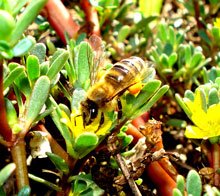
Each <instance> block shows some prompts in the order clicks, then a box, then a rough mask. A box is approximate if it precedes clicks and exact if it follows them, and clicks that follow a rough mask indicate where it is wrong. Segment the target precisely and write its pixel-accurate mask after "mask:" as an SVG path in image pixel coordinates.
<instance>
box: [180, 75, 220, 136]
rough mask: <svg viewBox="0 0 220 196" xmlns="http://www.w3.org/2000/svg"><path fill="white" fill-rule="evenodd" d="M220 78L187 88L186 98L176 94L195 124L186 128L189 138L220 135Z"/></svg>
mask: <svg viewBox="0 0 220 196" xmlns="http://www.w3.org/2000/svg"><path fill="white" fill-rule="evenodd" d="M219 89H220V78H219V77H218V78H216V80H215V82H210V83H206V84H204V85H200V86H199V87H197V88H196V90H195V92H192V91H190V90H187V91H186V92H185V95H184V98H181V97H180V96H179V95H178V94H176V99H177V101H178V103H179V105H180V106H181V107H182V109H183V110H184V112H185V113H186V114H187V116H188V117H189V118H190V119H191V121H192V122H193V123H194V124H195V125H189V126H187V128H186V131H185V135H186V137H188V138H197V139H207V138H211V137H216V136H219V135H220V127H219V122H220V116H219V115H218V113H219V109H220V102H219V100H220V99H219V94H220V93H219V92H220V91H219Z"/></svg>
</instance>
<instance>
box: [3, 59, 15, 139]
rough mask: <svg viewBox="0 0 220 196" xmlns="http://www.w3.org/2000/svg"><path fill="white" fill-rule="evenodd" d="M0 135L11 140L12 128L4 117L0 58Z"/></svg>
mask: <svg viewBox="0 0 220 196" xmlns="http://www.w3.org/2000/svg"><path fill="white" fill-rule="evenodd" d="M0 119H1V120H0V127H1V129H0V135H2V136H3V138H4V139H5V140H6V141H7V142H11V141H12V136H13V135H12V130H11V128H10V127H9V125H8V121H7V117H6V110H5V103H4V95H3V65H2V62H1V60H0Z"/></svg>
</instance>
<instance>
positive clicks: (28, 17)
mask: <svg viewBox="0 0 220 196" xmlns="http://www.w3.org/2000/svg"><path fill="white" fill-rule="evenodd" d="M46 2H47V0H32V1H31V2H30V3H29V4H28V6H27V7H26V8H25V10H24V12H23V13H22V14H21V16H20V17H19V18H18V20H17V22H16V26H15V28H14V30H13V32H12V36H11V39H10V44H11V45H12V46H13V45H14V44H16V43H17V41H18V40H19V39H20V38H21V36H22V34H23V33H24V31H25V30H26V29H27V27H28V26H29V25H30V24H31V23H32V22H33V21H34V19H35V18H36V16H37V14H38V13H39V12H40V10H41V9H42V8H43V7H44V5H45V4H46Z"/></svg>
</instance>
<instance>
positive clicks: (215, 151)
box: [210, 144, 220, 188]
mask: <svg viewBox="0 0 220 196" xmlns="http://www.w3.org/2000/svg"><path fill="white" fill-rule="evenodd" d="M211 157H212V161H211V163H210V164H211V167H212V168H213V169H214V171H215V174H214V185H215V186H217V187H219V188H220V174H219V173H217V170H219V168H220V144H212V146H211Z"/></svg>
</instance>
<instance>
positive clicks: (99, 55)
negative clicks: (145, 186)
mask: <svg viewBox="0 0 220 196" xmlns="http://www.w3.org/2000/svg"><path fill="white" fill-rule="evenodd" d="M89 44H90V46H91V47H92V49H93V58H92V62H90V81H91V85H94V83H95V82H96V80H97V73H98V72H99V69H100V68H101V67H102V66H103V62H104V61H103V60H104V54H105V53H104V48H105V47H104V45H103V42H102V39H101V38H100V37H98V36H97V35H91V36H90V37H89Z"/></svg>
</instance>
